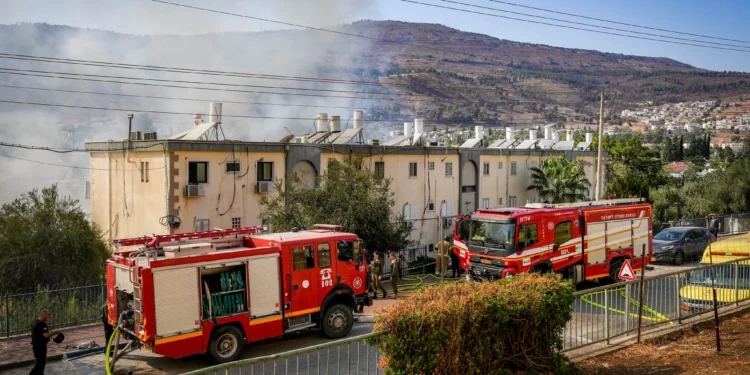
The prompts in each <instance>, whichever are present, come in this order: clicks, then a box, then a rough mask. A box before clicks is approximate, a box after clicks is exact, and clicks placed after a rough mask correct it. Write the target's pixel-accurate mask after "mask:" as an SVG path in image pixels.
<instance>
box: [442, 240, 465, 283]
mask: <svg viewBox="0 0 750 375" xmlns="http://www.w3.org/2000/svg"><path fill="white" fill-rule="evenodd" d="M445 240H446V241H448V242H450V240H451V237H450V236H448V237H445ZM449 251H450V256H451V271H452V272H453V275H451V277H454V278H455V277H461V268H460V267H459V266H460V263H461V260H460V259H458V255H456V253H455V252H453V246H451V247H450V250H449Z"/></svg>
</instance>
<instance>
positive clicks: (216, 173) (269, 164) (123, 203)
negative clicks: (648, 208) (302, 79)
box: [86, 139, 604, 244]
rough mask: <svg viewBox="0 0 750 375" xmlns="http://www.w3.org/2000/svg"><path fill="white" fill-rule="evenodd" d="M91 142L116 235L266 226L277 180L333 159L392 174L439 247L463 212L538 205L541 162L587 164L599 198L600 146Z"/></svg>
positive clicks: (101, 206) (424, 235)
mask: <svg viewBox="0 0 750 375" xmlns="http://www.w3.org/2000/svg"><path fill="white" fill-rule="evenodd" d="M86 147H87V150H88V151H89V152H90V167H91V178H90V181H91V187H90V202H91V218H92V221H93V222H94V223H96V224H97V225H98V226H99V227H100V228H102V230H103V231H105V232H106V233H107V238H108V239H109V240H110V241H111V240H113V239H117V238H127V237H139V236H144V235H151V234H170V233H184V232H193V231H200V230H207V229H213V228H231V227H242V226H249V225H264V224H265V223H264V220H263V218H261V217H259V212H260V207H259V203H258V201H259V200H260V198H261V197H262V196H263V195H264V194H275V192H274V191H273V190H274V182H275V181H277V180H280V181H282V182H283V180H284V178H285V176H286V175H287V174H288V173H290V172H291V171H296V172H297V173H298V175H301V176H302V178H303V180H304V181H306V183H308V184H314V183H315V177H316V176H318V175H319V174H321V173H324V172H325V170H326V168H327V165H328V162H329V160H330V159H337V160H344V159H347V158H351V157H357V156H359V157H362V159H363V163H362V165H363V168H367V169H369V170H370V171H372V172H373V173H377V174H379V175H381V176H383V177H385V178H389V179H391V180H392V184H391V188H392V190H393V192H394V193H395V201H396V205H395V207H394V214H401V213H403V214H404V216H405V218H406V219H407V220H408V221H410V222H411V223H412V224H411V226H412V234H411V239H412V241H413V242H414V243H418V244H434V243H435V242H436V241H437V239H438V236H439V232H440V229H441V228H443V230H444V231H445V232H446V233H450V232H451V231H452V228H453V224H452V220H451V218H452V217H455V216H456V215H460V214H469V213H471V212H473V211H474V210H476V209H477V208H498V207H509V206H521V205H524V204H526V203H527V202H536V201H537V197H536V192H535V191H533V190H531V191H530V190H527V187H528V186H529V184H530V183H531V170H530V168H532V167H534V166H537V165H539V162H540V161H541V160H544V159H547V158H550V157H565V158H568V159H576V160H579V161H581V163H582V164H583V168H584V172H585V174H586V177H587V178H588V179H589V181H590V182H591V186H592V188H591V191H590V192H589V195H590V197H591V198H593V197H594V191H593V189H594V184H595V174H596V152H594V151H574V150H566V151H559V150H544V149H496V148H450V147H444V146H440V147H437V146H410V145H406V146H383V145H365V144H344V145H333V144H309V143H268V142H263V143H260V142H238V141H206V140H174V139H168V140H148V141H132V142H127V141H125V142H92V143H87V144H86ZM128 148H129V150H128ZM602 170H604V168H602ZM603 185H604V184H602V186H603ZM439 217H441V218H447V219H439ZM330 224H336V223H330ZM445 235H447V234H445Z"/></svg>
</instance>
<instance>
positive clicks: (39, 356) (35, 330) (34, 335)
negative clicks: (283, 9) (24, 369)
mask: <svg viewBox="0 0 750 375" xmlns="http://www.w3.org/2000/svg"><path fill="white" fill-rule="evenodd" d="M49 315H50V314H49V310H47V309H43V310H42V311H41V312H40V313H39V319H37V320H35V321H34V322H33V323H31V349H32V351H33V352H34V367H33V368H32V369H31V372H30V373H29V375H44V367H45V366H47V343H48V342H49V339H50V337H52V336H55V335H57V334H58V333H60V331H50V330H49V327H47V319H49Z"/></svg>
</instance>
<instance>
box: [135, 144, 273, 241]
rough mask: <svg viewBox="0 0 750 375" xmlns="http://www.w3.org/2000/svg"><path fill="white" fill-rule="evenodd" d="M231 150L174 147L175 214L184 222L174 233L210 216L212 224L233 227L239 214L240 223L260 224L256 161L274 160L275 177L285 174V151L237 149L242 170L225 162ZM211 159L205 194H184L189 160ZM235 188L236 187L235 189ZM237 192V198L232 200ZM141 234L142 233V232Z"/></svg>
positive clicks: (185, 230)
mask: <svg viewBox="0 0 750 375" xmlns="http://www.w3.org/2000/svg"><path fill="white" fill-rule="evenodd" d="M231 158H232V153H231V152H229V153H228V152H214V151H175V152H174V154H173V157H172V168H173V169H174V171H175V173H174V177H173V184H172V186H171V188H170V192H171V194H172V197H173V198H172V202H171V205H172V206H171V207H170V208H171V209H172V212H173V215H177V216H179V217H180V219H182V225H181V226H180V228H179V229H175V230H174V233H185V232H193V231H195V224H196V220H201V219H208V220H209V228H231V227H232V218H240V225H241V226H243V227H245V226H251V225H261V224H262V219H260V218H259V217H258V215H259V213H260V205H259V204H258V201H259V200H260V198H261V196H262V195H263V194H260V193H256V190H255V188H256V182H257V181H256V180H257V163H258V162H259V161H261V159H262V161H263V162H273V179H274V181H275V180H277V179H283V178H284V177H285V166H284V153H283V152H235V153H234V158H236V159H237V160H239V162H240V172H238V173H228V172H226V166H225V162H226V161H229V160H231ZM191 161H196V162H200V161H205V162H208V182H207V183H205V184H201V186H203V190H204V196H202V197H185V194H184V188H185V185H186V184H187V182H188V171H187V168H188V163H189V162H191ZM235 189H236V190H235ZM233 196H234V202H233ZM141 235H142V234H141Z"/></svg>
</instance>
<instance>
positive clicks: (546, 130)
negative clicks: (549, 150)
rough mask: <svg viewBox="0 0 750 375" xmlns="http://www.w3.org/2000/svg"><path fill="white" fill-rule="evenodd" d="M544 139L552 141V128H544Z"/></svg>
mask: <svg viewBox="0 0 750 375" xmlns="http://www.w3.org/2000/svg"><path fill="white" fill-rule="evenodd" d="M544 139H547V140H550V139H552V128H551V127H544Z"/></svg>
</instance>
